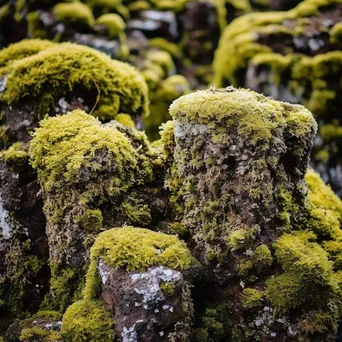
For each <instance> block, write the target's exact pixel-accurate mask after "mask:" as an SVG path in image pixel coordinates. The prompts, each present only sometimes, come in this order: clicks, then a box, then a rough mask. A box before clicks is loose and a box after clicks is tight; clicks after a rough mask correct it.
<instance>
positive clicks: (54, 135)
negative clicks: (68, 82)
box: [30, 110, 136, 194]
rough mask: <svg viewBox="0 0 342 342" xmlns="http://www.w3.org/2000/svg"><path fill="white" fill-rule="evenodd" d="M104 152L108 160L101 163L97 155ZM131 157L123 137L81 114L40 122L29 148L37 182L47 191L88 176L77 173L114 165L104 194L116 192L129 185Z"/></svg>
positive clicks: (128, 143)
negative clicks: (114, 172)
mask: <svg viewBox="0 0 342 342" xmlns="http://www.w3.org/2000/svg"><path fill="white" fill-rule="evenodd" d="M104 151H106V154H107V155H108V158H106V159H105V160H102V161H101V160H100V158H99V154H102V153H103V152H104ZM97 155H98V157H97ZM133 156H134V150H133V148H132V146H131V145H130V142H129V140H128V139H127V138H126V137H125V136H124V135H123V134H121V133H120V132H118V131H114V130H113V129H111V128H110V127H104V126H101V123H100V122H99V121H98V120H97V119H96V118H94V117H91V116H90V115H88V114H86V113H84V112H83V111H81V110H75V111H73V112H72V113H70V114H67V115H64V116H57V117H55V118H48V119H45V120H43V121H41V123H40V128H38V129H37V130H36V131H35V133H34V134H33V139H32V142H31V145H30V157H31V163H32V166H33V167H34V168H36V169H38V177H39V181H40V183H41V184H42V185H43V187H44V189H46V190H47V191H49V190H51V189H52V188H61V187H64V186H66V184H68V183H69V184H70V183H73V184H75V183H80V182H84V181H88V180H89V177H90V173H89V174H88V175H87V174H83V172H81V170H84V169H88V170H89V171H90V172H91V171H92V172H94V173H96V171H97V170H100V169H101V170H102V171H104V170H108V171H109V170H111V169H113V167H114V164H115V171H116V177H115V178H113V179H112V182H111V188H108V189H107V191H108V192H112V193H113V194H114V193H115V192H120V191H121V190H123V188H125V187H127V185H128V184H129V183H132V182H133V172H134V169H135V167H136V160H135V159H134V157H133ZM108 185H109V184H108Z"/></svg>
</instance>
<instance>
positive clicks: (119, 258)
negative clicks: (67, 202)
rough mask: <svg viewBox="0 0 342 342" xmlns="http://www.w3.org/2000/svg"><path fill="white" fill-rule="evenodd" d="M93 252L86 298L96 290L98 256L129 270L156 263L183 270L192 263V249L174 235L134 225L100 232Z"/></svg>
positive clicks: (106, 262) (142, 268)
mask: <svg viewBox="0 0 342 342" xmlns="http://www.w3.org/2000/svg"><path fill="white" fill-rule="evenodd" d="M90 253H91V256H90V258H91V263H90V267H89V270H88V273H87V276H86V286H85V289H84V292H83V295H84V298H91V297H93V296H94V294H95V293H96V288H97V286H98V283H97V281H98V278H97V277H98V276H97V263H98V260H99V258H101V260H103V262H104V263H105V264H106V265H108V266H111V267H113V268H115V269H119V268H122V267H124V268H126V269H127V271H135V270H144V269H146V268H148V267H150V266H157V265H161V266H167V267H170V268H172V269H179V270H184V269H187V268H189V266H190V263H191V254H190V252H189V250H188V249H187V247H186V245H185V243H184V242H182V241H180V240H179V239H178V238H177V237H176V236H175V235H167V234H163V233H156V232H153V231H150V230H147V229H142V228H133V227H123V228H114V229H111V230H108V231H106V232H103V233H101V234H100V235H99V236H98V237H97V239H96V240H95V243H94V245H93V246H92V248H91V252H90Z"/></svg>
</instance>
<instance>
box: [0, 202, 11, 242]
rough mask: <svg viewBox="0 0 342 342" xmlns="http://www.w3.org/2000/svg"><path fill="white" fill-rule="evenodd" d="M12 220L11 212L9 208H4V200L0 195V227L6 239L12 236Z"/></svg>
mask: <svg viewBox="0 0 342 342" xmlns="http://www.w3.org/2000/svg"><path fill="white" fill-rule="evenodd" d="M10 221H11V217H10V213H9V211H8V210H6V209H5V208H4V205H3V200H2V197H1V195H0V228H1V231H2V237H3V238H4V239H5V240H8V239H10V238H11V232H12V229H11V224H10Z"/></svg>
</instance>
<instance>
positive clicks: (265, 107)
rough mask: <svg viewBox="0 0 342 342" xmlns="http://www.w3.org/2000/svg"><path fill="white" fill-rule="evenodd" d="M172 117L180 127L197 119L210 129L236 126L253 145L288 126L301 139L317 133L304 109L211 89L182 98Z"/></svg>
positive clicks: (244, 93) (172, 108)
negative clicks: (219, 124) (306, 135)
mask: <svg viewBox="0 0 342 342" xmlns="http://www.w3.org/2000/svg"><path fill="white" fill-rule="evenodd" d="M285 108H286V110H284V109H285ZM170 114H171V115H172V116H173V117H174V118H175V119H176V120H178V121H179V122H180V123H182V122H189V121H191V120H194V119H195V120H196V122H198V123H201V124H207V125H208V126H209V127H211V126H212V125H213V124H215V122H216V123H223V122H224V123H225V124H226V125H232V124H233V123H237V125H238V133H239V136H241V138H242V139H244V140H247V141H249V142H250V144H252V145H255V144H256V143H258V142H260V141H264V142H267V141H268V140H270V139H271V137H272V136H273V131H274V130H275V129H277V128H282V127H285V126H286V125H288V126H289V127H290V128H291V130H292V131H293V134H295V135H296V136H298V137H300V136H303V135H305V134H307V133H308V132H309V131H312V130H314V131H315V130H316V129H317V124H316V122H315V120H314V118H313V116H312V114H311V113H310V112H309V111H308V110H307V109H306V108H304V107H303V106H299V105H290V104H288V103H285V102H280V101H275V100H272V99H270V98H267V97H265V96H263V95H261V94H258V93H256V92H253V91H250V90H245V89H233V88H227V89H215V88H210V89H209V90H204V91H198V92H195V93H192V94H189V95H186V96H182V97H181V98H179V99H177V100H176V101H174V102H173V103H172V105H171V106H170ZM213 119H215V120H213Z"/></svg>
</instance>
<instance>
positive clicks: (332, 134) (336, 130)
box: [320, 124, 342, 142]
mask: <svg viewBox="0 0 342 342" xmlns="http://www.w3.org/2000/svg"><path fill="white" fill-rule="evenodd" d="M320 136H321V137H322V139H323V141H325V142H330V141H332V140H340V139H341V138H342V127H341V126H338V125H337V124H327V125H324V126H322V127H321V129H320Z"/></svg>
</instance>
